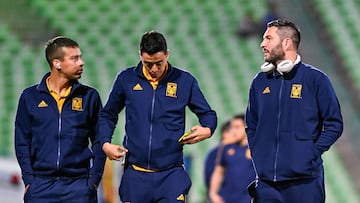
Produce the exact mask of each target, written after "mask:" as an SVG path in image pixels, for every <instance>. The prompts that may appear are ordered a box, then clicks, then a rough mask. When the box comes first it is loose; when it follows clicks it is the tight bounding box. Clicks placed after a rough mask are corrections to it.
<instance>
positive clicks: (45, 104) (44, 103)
mask: <svg viewBox="0 0 360 203" xmlns="http://www.w3.org/2000/svg"><path fill="white" fill-rule="evenodd" d="M47 106H48V104H47V103H46V102H45V101H44V100H42V101H41V102H40V103H39V105H38V107H40V108H42V107H47Z"/></svg>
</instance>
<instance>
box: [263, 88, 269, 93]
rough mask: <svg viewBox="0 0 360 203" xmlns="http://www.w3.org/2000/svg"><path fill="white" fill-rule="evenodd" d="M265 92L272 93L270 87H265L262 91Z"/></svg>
mask: <svg viewBox="0 0 360 203" xmlns="http://www.w3.org/2000/svg"><path fill="white" fill-rule="evenodd" d="M262 93H263V94H269V93H270V87H265V89H264V90H263V92H262Z"/></svg>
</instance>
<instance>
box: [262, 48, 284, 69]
mask: <svg viewBox="0 0 360 203" xmlns="http://www.w3.org/2000/svg"><path fill="white" fill-rule="evenodd" d="M266 53H268V57H265V56H264V60H265V62H269V63H272V64H277V63H276V62H278V61H282V60H284V57H285V53H284V51H283V50H282V47H281V44H280V43H279V44H278V45H277V46H276V47H274V48H273V49H271V50H270V51H268V50H267V51H266ZM264 54H265V52H264Z"/></svg>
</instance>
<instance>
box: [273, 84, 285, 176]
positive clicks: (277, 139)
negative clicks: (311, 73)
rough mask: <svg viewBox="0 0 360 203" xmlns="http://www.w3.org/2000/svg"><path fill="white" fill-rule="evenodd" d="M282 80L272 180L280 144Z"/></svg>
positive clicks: (275, 170)
mask: <svg viewBox="0 0 360 203" xmlns="http://www.w3.org/2000/svg"><path fill="white" fill-rule="evenodd" d="M283 84H284V80H281V84H280V91H279V113H278V119H277V120H278V124H277V130H276V131H277V132H276V152H275V163H274V179H273V181H277V173H276V172H277V161H278V154H279V147H280V146H279V145H280V117H281V96H282V90H283Z"/></svg>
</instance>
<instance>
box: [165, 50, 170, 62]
mask: <svg viewBox="0 0 360 203" xmlns="http://www.w3.org/2000/svg"><path fill="white" fill-rule="evenodd" d="M165 56H166V60H168V58H169V56H170V50H169V49H168V50H166V52H165Z"/></svg>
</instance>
